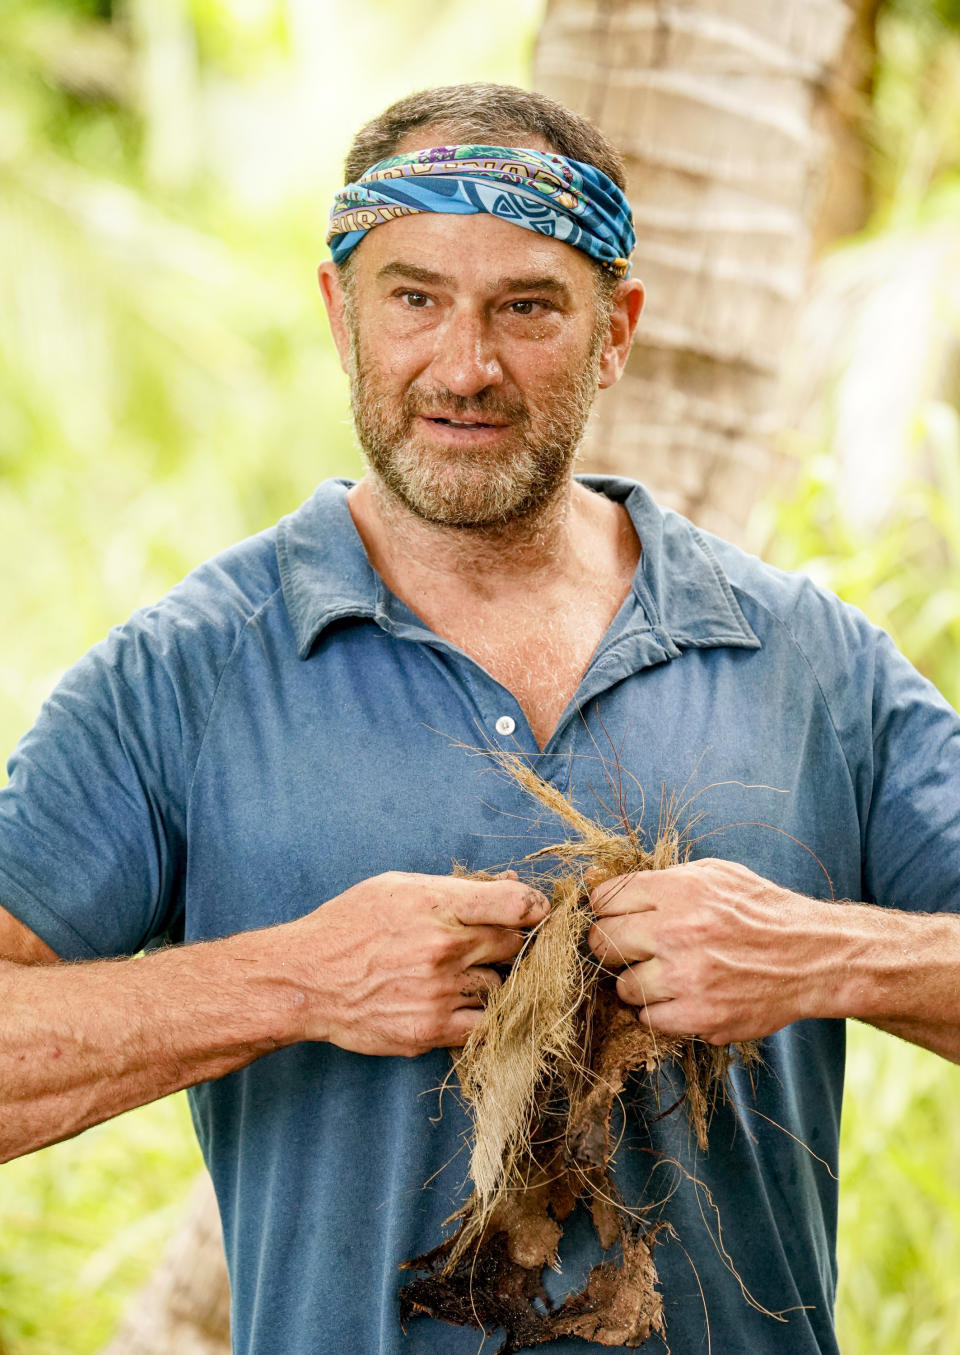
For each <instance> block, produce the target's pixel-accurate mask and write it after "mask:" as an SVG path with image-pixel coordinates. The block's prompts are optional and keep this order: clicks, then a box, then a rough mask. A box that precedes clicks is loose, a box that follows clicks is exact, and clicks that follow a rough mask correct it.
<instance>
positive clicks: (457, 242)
mask: <svg viewBox="0 0 960 1355" xmlns="http://www.w3.org/2000/svg"><path fill="white" fill-rule="evenodd" d="M350 293H351V295H350V297H349V300H348V305H347V323H348V326H349V332H350V347H351V363H350V366H351V373H350V375H351V393H352V401H353V412H354V421H355V424H356V428H357V435H358V438H359V440H360V444H361V446H362V448H363V450H364V452H365V453H366V456H367V458H368V460H369V463H370V466H371V468H372V469H373V470H374V471H375V472H376V474H377V475H378V476H379V477H380V480H381V481H382V483H383V484H384V485H385V486H386V488H387V490H388V491H389V492H390V494H391V495H392V496H393V497H394V498H395V499H397V500H399V501H400V502H401V503H402V504H403V505H405V507H406V508H408V509H409V510H410V511H411V512H413V513H415V514H416V515H417V516H418V517H420V518H422V519H424V520H426V521H429V522H433V523H437V524H441V525H444V526H448V527H488V528H495V527H501V526H503V525H505V524H507V523H509V522H512V521H516V520H517V519H520V518H523V517H527V516H529V515H531V514H533V513H535V512H536V510H537V509H538V508H539V507H540V506H541V505H542V504H544V503H545V502H548V501H549V500H550V499H551V498H552V497H553V496H554V495H555V494H556V492H557V490H558V488H559V487H560V486H561V485H562V484H564V483H565V482H566V480H567V479H568V477H569V475H570V473H571V467H572V462H573V459H574V456H575V454H576V450H577V447H578V445H579V443H580V440H581V437H582V434H583V430H584V426H585V424H586V420H587V415H588V414H589V411H590V407H591V405H592V403H593V399H594V396H595V394H596V391H597V387H598V379H599V372H600V363H601V353H602V349H603V344H604V339H605V337H606V333H607V325H606V318H605V316H604V315H603V313H602V308H601V307H600V305H599V302H598V295H597V286H596V280H595V276H594V269H593V266H592V265H591V263H590V262H589V261H588V260H587V259H586V257H585V256H583V255H582V254H580V253H578V252H577V251H576V250H574V249H572V248H571V247H570V246H568V245H564V244H562V243H560V242H558V241H556V240H553V239H550V238H549V237H544V236H540V235H536V234H534V233H533V232H531V231H527V230H523V229H520V228H519V227H517V226H513V225H510V224H509V223H508V222H504V221H502V220H499V219H497V218H495V217H491V216H487V215H477V216H448V215H440V214H433V213H424V214H421V215H418V216H411V217H401V218H399V219H398V220H395V221H391V222H389V223H388V224H386V225H384V226H378V227H377V228H376V229H375V230H372V231H370V232H369V234H368V235H367V236H366V237H365V238H364V239H363V241H362V242H361V244H360V245H359V246H358V248H357V252H356V256H355V262H354V276H353V284H352V287H351V289H350Z"/></svg>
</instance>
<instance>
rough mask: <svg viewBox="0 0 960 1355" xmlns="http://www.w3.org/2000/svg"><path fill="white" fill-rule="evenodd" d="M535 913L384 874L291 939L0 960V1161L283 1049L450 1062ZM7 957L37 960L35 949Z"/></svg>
mask: <svg viewBox="0 0 960 1355" xmlns="http://www.w3.org/2000/svg"><path fill="white" fill-rule="evenodd" d="M547 909H548V904H547V900H546V899H545V898H544V897H543V895H542V894H539V893H538V892H537V891H536V890H534V889H531V888H530V886H529V885H525V884H523V883H521V882H520V881H519V880H517V879H516V877H515V876H513V877H512V878H511V877H510V873H507V874H505V875H504V877H502V878H500V879H498V880H493V881H489V880H485V881H480V880H465V879H458V878H455V877H451V876H430V875H414V874H405V873H402V872H393V871H391V872H387V873H386V874H384V875H379V876H375V877H373V878H372V879H369V880H361V881H360V882H359V883H358V884H356V885H354V886H352V888H350V889H348V890H346V891H345V893H343V894H340V895H337V896H336V897H335V898H333V899H330V900H328V901H327V902H326V903H324V904H323V905H321V906H320V907H319V908H316V909H315V910H314V911H313V912H312V913H308V914H306V915H304V916H303V917H301V918H298V919H296V920H295V921H292V922H287V923H283V924H281V925H279V926H276V927H267V928H264V929H263V930H260V931H249V932H241V933H239V934H238V935H236V936H231V937H227V938H225V939H223V940H220V941H209V942H204V943H202V944H198V945H190V946H177V947H173V948H171V949H169V950H161V951H156V952H154V953H153V954H150V955H144V956H140V957H138V958H136V959H127V960H102V961H93V962H90V963H83V964H60V963H36V964H35V963H16V962H14V961H10V960H0V1013H2V1020H0V1161H5V1160H6V1159H8V1158H11V1157H17V1156H19V1155H20V1154H21V1153H28V1152H31V1151H32V1150H33V1149H34V1148H41V1147H43V1146H44V1145H45V1144H47V1143H53V1142H55V1141H56V1140H57V1139H63V1138H69V1137H70V1135H71V1134H76V1133H78V1132H79V1131H80V1130H81V1129H85V1128H86V1127H87V1126H88V1125H91V1124H96V1123H98V1122H99V1121H100V1120H106V1119H109V1118H110V1116H112V1115H119V1114H120V1113H121V1112H122V1111H124V1110H130V1109H132V1107H134V1106H139V1105H143V1104H144V1103H145V1102H147V1101H154V1100H156V1099H157V1097H160V1096H166V1095H167V1094H168V1093H169V1092H174V1091H179V1090H180V1088H181V1087H189V1086H192V1085H193V1084H194V1083H196V1082H204V1081H207V1080H208V1079H211V1078H217V1077H222V1076H223V1075H224V1074H225V1073H230V1072H233V1071H235V1070H236V1069H238V1068H243V1067H244V1066H245V1065H246V1064H248V1063H252V1062H253V1060H254V1059H256V1058H259V1057H260V1055H261V1054H266V1053H269V1051H270V1050H272V1049H277V1048H279V1047H281V1046H282V1045H287V1044H292V1043H294V1042H295V1041H297V1040H317V1041H321V1040H322V1041H328V1042H330V1043H332V1044H336V1045H338V1046H339V1047H340V1048H342V1049H347V1050H350V1051H352V1052H353V1053H359V1054H373V1055H383V1056H397V1055H399V1056H407V1057H410V1056H415V1055H417V1054H422V1053H425V1052H426V1051H427V1050H429V1049H435V1048H438V1047H441V1046H449V1045H458V1044H463V1042H464V1041H465V1040H466V1039H467V1036H468V1035H469V1033H470V1031H471V1030H472V1029H473V1027H474V1026H475V1025H476V1023H477V1021H478V1020H479V1019H480V1014H481V1012H482V1010H483V994H484V993H486V992H487V991H488V990H489V989H490V988H492V987H496V986H497V985H499V983H500V976H499V974H498V973H497V971H496V969H494V968H493V967H492V966H494V965H498V964H503V963H504V962H506V961H508V960H510V959H512V957H513V956H514V955H516V954H517V952H518V951H519V950H520V949H521V947H522V945H523V942H524V938H525V935H526V929H527V928H529V927H532V926H535V925H536V924H537V923H538V922H540V921H541V920H542V918H543V917H544V916H545V915H546V913H547ZM9 953H10V954H19V955H20V956H21V957H23V958H28V959H40V960H44V959H48V958H49V956H50V955H51V954H52V952H51V951H50V950H49V948H48V947H46V946H45V945H43V943H42V942H39V941H38V940H37V938H36V937H33V938H32V948H31V944H30V943H29V942H23V939H22V937H21V944H20V945H19V949H18V950H11V951H10V952H9Z"/></svg>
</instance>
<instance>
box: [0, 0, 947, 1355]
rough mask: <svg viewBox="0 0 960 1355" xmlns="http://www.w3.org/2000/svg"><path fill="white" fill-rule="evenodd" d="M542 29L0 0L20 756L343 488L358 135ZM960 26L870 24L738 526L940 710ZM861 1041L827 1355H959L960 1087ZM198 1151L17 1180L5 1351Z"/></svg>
mask: <svg viewBox="0 0 960 1355" xmlns="http://www.w3.org/2000/svg"><path fill="white" fill-rule="evenodd" d="M541 10H542V5H541V2H540V0H509V3H507V0H488V3H487V4H485V5H484V7H483V17H484V22H483V23H482V24H479V23H478V22H477V13H476V9H475V6H473V5H472V4H469V3H461V2H460V0H434V2H433V3H429V2H428V0H404V2H403V4H402V5H397V4H391V3H387V0H381V2H380V3H377V2H376V0H350V3H349V4H348V3H346V0H343V3H334V0H125V3H123V4H122V5H120V4H117V5H112V4H110V3H109V0H31V2H30V3H27V2H26V0H2V8H0V540H2V543H3V560H4V564H3V582H2V586H0V636H2V644H0V747H2V749H3V750H4V751H6V750H8V749H10V748H12V747H13V745H14V743H15V741H16V739H17V737H18V736H19V735H20V734H21V733H22V732H23V730H24V729H25V728H26V727H27V726H28V725H29V724H30V722H31V721H32V719H33V718H34V716H35V714H36V712H37V710H38V707H39V705H40V702H41V701H42V699H43V698H44V696H45V695H46V693H47V692H48V691H49V689H50V687H51V686H52V684H53V683H54V682H55V680H56V678H57V677H58V676H59V674H60V672H61V671H62V670H63V669H64V667H65V666H66V665H67V664H69V663H70V662H71V661H72V660H73V659H74V658H76V657H77V656H78V655H79V654H80V653H81V652H82V651H83V650H84V649H85V648H86V647H87V646H88V645H90V644H91V643H93V642H94V641H95V640H97V639H98V638H99V637H100V636H101V635H102V634H103V633H104V632H105V631H106V629H107V628H108V627H109V626H110V625H112V624H114V623H115V622H117V621H119V620H122V619H123V618H124V617H125V616H126V615H127V614H128V613H129V612H130V611H131V610H132V609H133V608H134V607H136V606H138V605H140V604H143V603H146V602H148V601H150V600H152V599H154V598H156V597H157V596H158V595H159V594H161V593H162V592H163V591H165V590H166V589H167V588H168V587H169V586H170V585H171V584H172V583H173V582H174V581H175V580H176V579H178V578H179V577H181V576H182V575H183V574H184V573H185V572H186V571H187V570H188V569H190V568H191V567H192V566H193V565H195V564H196V563H197V562H198V561H200V560H201V559H203V558H205V557H206V556H208V555H210V554H212V553H213V552H215V551H216V550H218V549H220V548H221V547H224V546H226V545H227V544H229V543H230V542H232V541H234V540H236V539H238V538H239V537H242V536H244V535H247V534H249V533H251V532H255V531H257V530H259V529H260V528H262V527H265V526H267V525H268V524H270V523H272V522H274V521H275V520H276V518H277V517H278V516H280V515H281V514H282V513H284V512H287V511H289V510H290V509H292V508H293V507H294V506H295V505H296V504H297V503H298V502H300V501H301V500H302V499H303V498H305V497H306V496H307V495H308V494H309V492H310V491H311V489H312V488H313V486H314V485H315V483H316V482H317V481H318V480H319V479H321V478H322V477H324V476H326V475H329V474H354V473H356V471H357V469H358V459H357V455H356V452H355V450H354V448H353V444H352V434H351V431H350V428H349V421H348V409H347V400H346V387H345V381H344V379H343V377H342V374H341V372H340V369H339V366H338V363H337V361H336V357H335V354H334V352H333V349H332V345H331V344H330V342H329V340H328V338H327V334H326V327H325V321H324V318H323V314H322V308H321V305H320V302H319V297H318V295H317V292H316V287H315V281H314V269H315V266H316V263H317V262H318V261H319V260H320V259H321V258H322V257H324V255H325V250H324V249H323V246H322V237H323V231H324V224H325V217H326V212H327V209H328V204H329V200H330V197H331V193H332V190H333V189H334V187H335V186H337V185H338V184H339V181H340V171H339V164H340V161H341V159H342V156H343V152H344V150H345V147H346V142H347V140H348V138H349V135H350V134H351V132H352V130H353V129H354V128H355V127H356V126H358V125H359V124H360V123H361V122H362V121H363V120H364V119H365V118H367V117H369V116H371V115H372V114H373V113H374V112H376V111H377V110H378V109H380V108H382V107H383V106H385V105H386V104H387V103H388V102H389V101H390V100H391V99H393V98H395V97H399V96H400V95H401V94H403V93H406V92H408V91H409V90H411V89H414V88H417V87H420V86H423V85H430V84H437V83H451V82H455V81H459V80H471V79H494V80H499V81H505V82H510V83H517V84H527V83H528V82H529V57H530V52H531V48H532V43H533V38H534V34H535V32H536V29H537V26H538V24H539V22H540V18H541ZM958 30H960V6H958V5H957V4H956V0H940V3H923V2H922V0H912V3H911V2H910V0H899V3H887V4H886V5H884V6H883V7H882V10H881V14H880V21H879V26H878V66H877V73H876V79H875V82H874V88H873V91H872V96H871V99H870V101H869V105H868V106H865V107H864V108H863V109H862V110H861V111H860V114H859V118H860V124H861V134H862V135H863V136H864V137H865V138H866V140H867V144H868V147H869V152H870V174H871V181H872V190H873V198H874V202H875V210H874V217H873V220H872V221H871V223H870V225H869V227H868V229H867V230H866V231H865V232H864V233H863V234H862V235H861V236H860V237H858V238H856V239H852V240H849V241H844V242H841V244H840V245H839V246H838V247H836V248H834V249H833V250H832V251H831V254H830V257H829V258H828V259H826V260H824V261H823V262H822V263H821V264H820V265H819V266H818V268H817V271H816V274H815V278H814V281H813V283H812V287H811V298H810V303H809V306H808V308H807V311H806V315H805V319H804V322H803V324H802V325H801V326H800V327H799V328H798V336H797V346H796V353H795V354H794V355H793V358H792V359H791V363H790V364H788V366H789V375H790V381H791V383H792V391H791V394H790V401H791V403H790V408H791V409H792V410H793V411H794V414H793V416H792V417H791V424H792V427H791V428H790V429H789V430H788V431H787V433H786V434H785V438H786V443H785V445H786V447H787V450H788V453H789V455H790V457H791V458H792V459H793V461H794V462H795V476H794V479H793V481H792V483H791V484H790V485H789V486H787V487H786V488H784V487H781V488H780V490H779V491H778V497H773V496H772V495H771V496H768V497H767V498H766V499H764V500H763V501H762V502H759V503H758V505H757V509H756V513H755V521H754V526H753V536H754V541H755V545H756V547H757V548H758V549H761V550H762V551H763V552H764V553H765V554H766V555H767V556H768V557H769V558H771V559H772V560H774V561H775V562H776V563H778V564H781V565H785V566H787V567H802V568H805V569H807V570H808V571H810V572H811V573H813V574H814V575H815V577H817V578H818V579H819V580H821V581H823V582H825V583H827V584H828V585H830V586H832V587H835V588H836V589H837V590H838V591H840V592H841V593H842V594H843V595H844V596H846V597H848V598H850V599H851V600H852V601H855V602H856V603H858V604H859V605H860V606H861V607H863V608H864V610H865V611H866V612H867V613H868V614H869V615H870V616H871V617H872V618H873V619H874V620H876V621H878V622H879V623H881V624H883V625H885V626H887V627H888V629H890V630H891V631H892V633H893V634H894V637H895V638H896V639H897V641H898V642H899V643H900V644H901V646H902V647H903V648H904V649H905V650H906V652H907V653H908V654H909V655H910V657H911V658H913V660H914V661H915V662H916V663H918V665H919V666H920V667H921V668H922V669H923V671H924V672H926V673H927V674H928V676H930V677H931V678H932V680H933V681H935V682H936V683H937V684H938V685H939V686H940V687H941V689H942V690H943V691H944V692H945V694H946V695H947V696H948V697H949V698H950V699H951V700H952V701H953V702H954V704H956V703H957V702H958V701H960V667H958V664H957V662H956V654H957V648H958V642H960V418H958V414H957V396H958V392H960V37H958ZM804 325H806V326H807V327H808V328H807V329H804ZM810 334H815V335H816V336H817V341H816V342H810V338H809V336H810ZM825 336H826V338H825ZM827 340H829V341H827ZM881 443H882V444H883V448H884V449H885V452H884V454H885V456H886V460H885V461H884V462H883V470H884V473H883V474H882V475H880V476H879V477H878V478H877V488H876V493H875V494H873V495H872V497H871V496H870V495H867V496H866V498H867V499H869V502H866V501H865V491H864V486H865V479H864V471H863V467H864V465H870V466H875V465H877V464H878V461H877V457H878V447H879V446H880V444H881ZM850 1038H851V1053H850V1066H849V1082H848V1096H847V1104H846V1111H845V1118H844V1138H843V1158H842V1180H843V1183H844V1192H843V1196H842V1213H841V1241H840V1264H841V1293H840V1303H839V1320H840V1328H841V1343H842V1346H843V1349H844V1351H845V1355H928V1353H930V1355H933V1353H934V1352H936V1355H948V1353H949V1355H955V1352H956V1350H957V1348H958V1339H960V1338H958V1333H960V1286H958V1285H957V1282H956V1276H957V1275H958V1274H960V1152H958V1151H957V1150H958V1149H960V1135H958V1133H957V1130H956V1129H955V1127H954V1121H955V1116H954V1114H953V1106H954V1104H955V1103H956V1100H957V1096H958V1093H960V1070H958V1069H957V1068H955V1067H952V1066H950V1065H948V1064H946V1063H944V1062H942V1061H940V1060H937V1059H936V1058H934V1057H933V1056H932V1055H927V1054H924V1053H923V1052H921V1051H918V1050H914V1049H912V1048H910V1047H908V1046H906V1045H903V1044H900V1043H898V1042H896V1041H894V1040H892V1039H888V1038H885V1037H879V1036H877V1035H876V1034H875V1033H874V1032H871V1031H868V1030H864V1029H861V1028H851V1031H850ZM198 1162H199V1157H198V1153H197V1149H196V1147H195V1145H194V1143H193V1140H192V1134H191V1131H190V1128H189V1123H188V1117H187V1114H186V1110H185V1105H184V1103H183V1100H182V1098H179V1097H176V1098H171V1099H170V1100H168V1101H165V1102H161V1103H158V1104H157V1105H155V1106H151V1107H147V1108H145V1109H143V1110H140V1111H136V1112H134V1113H132V1114H130V1115H126V1116H123V1117H121V1118H120V1119H119V1120H117V1121H115V1122H113V1123H111V1124H108V1125H104V1126H101V1127H99V1128H96V1129H93V1130H90V1131H88V1133H86V1134H84V1135H82V1136H81V1137H80V1138H79V1139H76V1140H74V1141H72V1142H70V1143H66V1144H62V1145H58V1146H56V1147H54V1148H51V1149H48V1150H46V1151H45V1152H42V1153H38V1154H35V1155H34V1156H32V1157H30V1158H27V1159H23V1160H21V1161H19V1162H15V1163H12V1164H9V1165H8V1166H5V1167H3V1168H2V1169H0V1350H2V1352H4V1355H87V1353H88V1352H93V1351H95V1350H97V1349H98V1348H99V1347H100V1346H102V1344H103V1343H104V1342H105V1341H106V1340H107V1339H108V1338H109V1335H110V1333H111V1331H112V1330H113V1328H114V1326H115V1323H116V1320H117V1317H118V1314H119V1312H120V1310H121V1308H122V1306H123V1303H124V1302H125V1301H126V1299H127V1298H128V1297H129V1296H130V1295H131V1294H132V1293H133V1292H134V1291H135V1290H136V1288H137V1287H138V1285H139V1284H140V1283H141V1282H142V1280H143V1279H144V1278H145V1276H146V1275H147V1273H148V1272H149V1270H150V1268H151V1266H152V1265H153V1264H154V1262H155V1260H156V1258H157V1256H158V1253H159V1251H160V1249H161V1248H162V1244H163V1241H164V1240H165V1238H166V1237H167V1236H168V1235H169V1233H170V1231H171V1230H172V1228H173V1225H174V1223H175V1221H176V1217H177V1214H178V1211H179V1209H180V1207H181V1203H182V1200H183V1198H184V1194H185V1192H186V1189H187V1186H188V1183H189V1180H190V1178H191V1176H192V1174H193V1173H194V1171H195V1170H196V1167H197V1165H198ZM725 1355H729V1353H725Z"/></svg>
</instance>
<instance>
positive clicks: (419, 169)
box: [327, 146, 636, 278]
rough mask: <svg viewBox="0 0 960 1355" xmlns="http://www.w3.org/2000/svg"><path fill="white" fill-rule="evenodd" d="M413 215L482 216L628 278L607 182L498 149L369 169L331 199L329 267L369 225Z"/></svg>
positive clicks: (623, 217) (627, 234) (627, 233)
mask: <svg viewBox="0 0 960 1355" xmlns="http://www.w3.org/2000/svg"><path fill="white" fill-rule="evenodd" d="M419 212H447V213H452V214H453V215H474V214H476V213H478V212H489V214H490V215H491V216H497V217H499V218H500V219H501V220H502V221H509V222H511V223H512V224H513V225H515V226H523V227H524V229H525V230H528V231H538V232H539V233H540V234H541V235H550V236H552V237H553V238H554V239H555V240H562V241H563V242H564V243H565V244H568V245H573V247H574V249H579V250H582V251H583V253H584V254H589V255H590V257H591V258H592V259H596V260H597V262H598V263H599V264H601V265H602V266H603V267H604V268H606V269H608V270H609V271H610V272H611V273H613V274H614V275H615V276H616V277H618V278H625V277H626V276H627V274H628V273H629V272H630V257H629V256H630V253H631V251H632V249H633V247H634V245H635V244H636V236H635V235H634V232H633V220H632V217H631V213H630V204H629V203H628V202H627V199H626V198H625V197H624V195H623V193H622V192H621V190H620V189H619V188H618V187H617V185H616V184H615V183H614V182H613V180H612V179H609V178H607V176H606V174H604V173H603V172H602V170H599V169H597V168H596V166H595V165H587V164H583V163H582V162H581V161H579V160H568V159H566V157H565V156H562V155H550V154H545V153H544V152H542V151H533V150H523V149H516V148H513V147H506V146H437V147H435V148H434V149H433V150H424V151H415V152H413V154H410V155H391V156H390V157H389V158H388V159H386V160H381V161H379V163H378V164H375V165H373V166H372V167H371V168H370V169H368V170H367V171H366V173H365V174H362V175H361V176H360V178H359V179H358V180H357V182H356V183H350V184H347V186H346V187H345V188H342V189H341V190H340V192H339V193H338V194H337V196H336V198H335V200H334V204H333V210H332V211H331V213H330V229H329V231H328V233H327V244H328V245H329V246H330V252H331V254H332V255H333V261H334V263H342V261H343V260H344V259H345V258H346V257H347V255H348V254H350V252H351V250H354V249H356V247H357V245H358V244H359V243H360V241H361V240H362V239H363V237H364V236H365V235H366V233H367V231H369V230H372V229H373V227H374V226H382V225H383V224H384V223H385V222H387V221H393V220H395V219H396V218H397V217H399V216H415V215H416V214H417V213H419Z"/></svg>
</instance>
